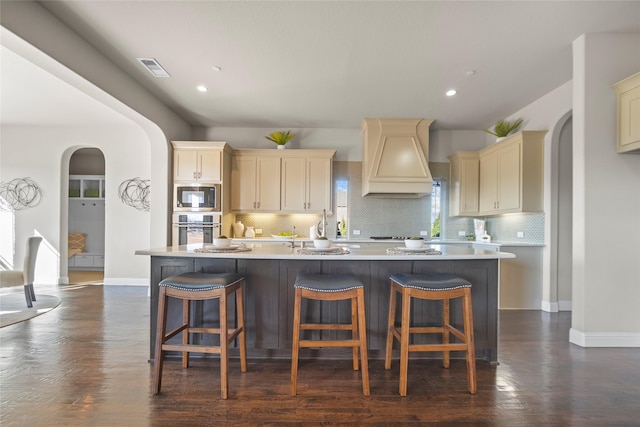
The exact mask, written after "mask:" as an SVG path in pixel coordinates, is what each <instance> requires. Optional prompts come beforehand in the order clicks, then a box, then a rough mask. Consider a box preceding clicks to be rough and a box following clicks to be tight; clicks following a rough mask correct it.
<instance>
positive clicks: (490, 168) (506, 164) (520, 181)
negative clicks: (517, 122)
mask: <svg viewBox="0 0 640 427" xmlns="http://www.w3.org/2000/svg"><path fill="white" fill-rule="evenodd" d="M546 133H547V132H546V131H521V132H518V133H516V134H514V135H511V136H509V137H507V138H506V139H504V140H503V141H500V142H498V143H496V144H494V145H492V146H490V147H487V148H485V149H483V150H481V151H480V153H479V154H480V186H479V188H480V202H479V210H480V212H479V214H480V215H495V214H503V213H514V212H540V211H542V210H543V179H544V177H543V171H544V158H543V154H544V136H545V134H546Z"/></svg>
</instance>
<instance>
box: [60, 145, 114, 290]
mask: <svg viewBox="0 0 640 427" xmlns="http://www.w3.org/2000/svg"><path fill="white" fill-rule="evenodd" d="M105 182H106V180H105V160H104V154H103V153H102V151H100V150H99V149H97V148H80V149H78V150H76V151H74V153H73V154H72V155H71V157H70V159H69V197H68V218H67V221H68V231H69V233H68V256H69V260H68V268H69V279H70V282H71V283H77V281H78V280H80V281H102V279H103V278H104V256H105Z"/></svg>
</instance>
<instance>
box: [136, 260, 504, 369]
mask: <svg viewBox="0 0 640 427" xmlns="http://www.w3.org/2000/svg"><path fill="white" fill-rule="evenodd" d="M256 252H258V253H256ZM259 252H260V251H259V250H258V251H254V252H253V253H251V252H246V253H245V254H248V255H249V254H250V255H249V256H241V255H240V254H228V253H225V254H220V255H219V254H202V253H193V251H191V254H189V253H188V252H186V251H185V252H182V253H179V254H178V253H173V254H172V253H171V251H168V252H166V253H162V254H159V252H157V251H155V252H154V251H139V252H137V253H138V254H142V255H151V283H150V284H151V299H150V334H151V335H150V348H149V357H150V359H153V349H154V345H155V334H156V317H157V304H158V283H159V282H160V281H161V280H162V279H164V278H166V277H169V276H172V275H174V274H180V273H185V272H192V271H199V272H206V273H223V272H239V273H243V274H245V275H246V286H245V324H246V329H247V352H248V356H249V358H255V359H260V358H290V357H291V342H292V330H293V324H292V317H293V299H294V298H293V297H294V290H293V282H294V280H295V277H296V275H297V274H298V272H301V271H305V272H309V273H324V274H331V273H350V274H353V275H355V276H356V277H357V278H358V279H359V280H361V281H362V282H363V283H364V286H365V297H366V320H367V340H368V347H369V358H370V359H384V351H385V339H386V331H387V316H388V310H389V306H388V304H389V292H390V288H389V276H390V275H392V274H394V273H400V272H411V273H422V272H447V273H454V274H456V275H459V276H462V277H464V278H465V279H467V280H469V281H470V282H471V283H472V284H473V290H472V295H473V321H474V333H475V346H476V358H477V359H481V360H486V361H488V362H491V363H497V361H498V353H497V344H498V339H497V331H498V280H499V277H498V274H499V272H498V268H499V267H498V265H499V264H498V263H499V259H500V258H510V257H513V255H511V254H505V253H498V254H499V255H498V256H496V252H493V253H492V254H490V253H488V252H486V251H477V250H476V251H475V253H476V255H477V254H479V253H480V252H481V253H482V254H480V255H483V256H466V257H455V256H444V255H447V253H445V251H444V250H443V256H415V255H414V256H404V257H396V256H388V257H380V256H377V257H371V258H374V259H370V260H367V259H363V258H365V257H360V256H356V257H352V256H350V255H345V256H342V257H340V256H325V257H318V256H315V257H304V256H300V255H294V256H289V257H287V256H286V255H285V257H284V258H287V259H282V258H283V257H282V256H279V257H274V256H272V255H269V256H265V257H264V258H261V257H260V255H259ZM292 252H293V251H292ZM473 254H474V252H473V251H471V255H473ZM172 255H174V256H172ZM176 255H177V256H176ZM234 255H235V256H234ZM491 255H492V256H491ZM387 258H388V259H387ZM398 303H400V301H398ZM234 305H235V302H234V301H230V302H229V312H230V313H232V314H233V313H235V307H234ZM411 310H412V324H421V325H425V324H428V325H436V324H439V323H440V321H441V307H440V302H434V301H416V302H415V303H412V308H411ZM302 311H303V312H302V315H303V317H306V318H305V319H304V321H305V322H306V321H311V322H313V321H318V320H320V319H322V320H323V321H324V322H327V321H329V322H347V321H348V319H349V316H350V305H349V303H348V302H347V301H341V302H331V303H326V302H320V301H303V307H302ZM181 312H182V306H181V304H180V303H179V302H178V301H170V305H169V315H168V317H169V324H168V328H169V329H172V328H173V327H176V326H177V325H178V322H179V321H180V319H181ZM397 312H398V313H400V310H399V309H398V311H397ZM451 312H452V314H453V316H454V319H455V321H454V324H456V325H457V326H459V327H460V328H462V314H461V305H460V303H459V301H452V305H451ZM192 316H193V317H194V319H193V320H196V321H199V322H203V324H204V325H206V326H215V325H217V322H218V308H217V302H216V301H206V302H204V303H203V302H198V303H196V306H195V307H194V308H193V309H192ZM397 320H399V319H397ZM232 321H233V320H232ZM307 333H309V334H319V333H320V332H316V331H307ZM324 333H328V332H326V331H325V332H324ZM335 333H336V332H331V334H335ZM198 339H199V338H197V337H196V338H195V341H194V342H197V340H198ZM206 339H213V338H211V337H207V338H206ZM440 339H441V336H440V335H437V334H436V335H433V334H431V335H428V336H416V337H414V338H413V340H414V342H434V341H438V340H440ZM202 343H203V344H204V343H208V341H203V342H202ZM233 350H235V349H232V352H231V355H232V357H234V356H235V357H237V353H236V352H233ZM397 351H398V348H397V344H396V347H394V352H395V353H396V356H395V357H397ZM411 356H412V357H441V354H440V353H420V354H416V353H414V354H412V355H411ZM455 356H458V357H463V355H462V354H460V355H456V354H455V353H453V354H452V357H455ZM300 357H301V358H315V357H322V358H345V359H348V358H350V357H351V352H350V351H345V350H344V349H335V348H323V349H308V350H307V351H306V352H301V354H300Z"/></svg>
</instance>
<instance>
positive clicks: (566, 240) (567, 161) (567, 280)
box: [550, 112, 573, 311]
mask: <svg viewBox="0 0 640 427" xmlns="http://www.w3.org/2000/svg"><path fill="white" fill-rule="evenodd" d="M557 129H558V130H557V135H558V137H557V139H555V138H554V140H553V142H552V144H553V146H552V153H553V154H552V167H551V171H552V178H551V182H552V188H551V195H552V197H551V200H552V203H551V205H552V206H551V224H550V225H551V233H550V244H551V277H550V287H551V289H550V302H551V305H552V307H551V311H571V307H572V289H571V288H572V286H573V275H572V268H573V233H572V216H573V213H572V211H573V115H572V112H569V113H567V114H566V115H565V116H564V117H563V118H562V119H561V120H560V121H559V122H558V125H557ZM554 305H555V307H553V306H554Z"/></svg>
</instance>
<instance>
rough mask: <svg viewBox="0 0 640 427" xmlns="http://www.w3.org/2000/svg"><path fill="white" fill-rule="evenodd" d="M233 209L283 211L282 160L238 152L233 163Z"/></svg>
mask: <svg viewBox="0 0 640 427" xmlns="http://www.w3.org/2000/svg"><path fill="white" fill-rule="evenodd" d="M231 210H232V211H236V212H258V211H268V212H274V211H279V210H280V157H258V156H254V155H241V154H238V153H237V152H236V155H234V157H233V159H232V161H231Z"/></svg>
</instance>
